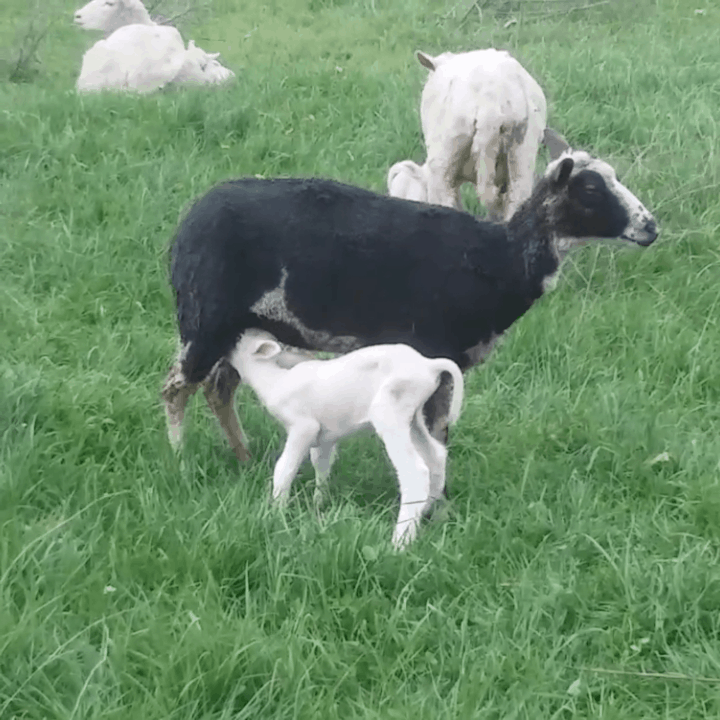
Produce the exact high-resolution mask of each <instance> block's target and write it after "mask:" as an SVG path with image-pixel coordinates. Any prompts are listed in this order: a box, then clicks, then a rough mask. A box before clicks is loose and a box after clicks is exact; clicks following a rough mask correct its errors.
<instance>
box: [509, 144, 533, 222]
mask: <svg viewBox="0 0 720 720" xmlns="http://www.w3.org/2000/svg"><path fill="white" fill-rule="evenodd" d="M539 147H540V142H539V138H538V139H537V141H536V140H532V139H530V138H526V140H525V142H523V143H522V144H521V145H518V146H515V147H513V148H511V149H510V152H509V153H508V171H509V176H510V183H509V186H508V193H507V200H506V203H505V218H504V219H505V220H509V219H510V218H511V217H512V216H513V214H514V212H515V211H516V210H517V209H518V208H519V207H520V205H522V203H523V202H525V200H527V199H528V198H529V197H530V195H532V191H533V183H534V181H535V160H536V158H537V153H538V149H539Z"/></svg>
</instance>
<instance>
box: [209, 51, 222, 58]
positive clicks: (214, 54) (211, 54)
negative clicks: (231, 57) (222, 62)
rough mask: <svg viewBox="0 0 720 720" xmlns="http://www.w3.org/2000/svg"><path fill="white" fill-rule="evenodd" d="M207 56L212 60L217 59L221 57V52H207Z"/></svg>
mask: <svg viewBox="0 0 720 720" xmlns="http://www.w3.org/2000/svg"><path fill="white" fill-rule="evenodd" d="M207 56H208V57H209V58H210V59H211V60H216V59H217V58H219V57H220V53H219V52H216V53H207Z"/></svg>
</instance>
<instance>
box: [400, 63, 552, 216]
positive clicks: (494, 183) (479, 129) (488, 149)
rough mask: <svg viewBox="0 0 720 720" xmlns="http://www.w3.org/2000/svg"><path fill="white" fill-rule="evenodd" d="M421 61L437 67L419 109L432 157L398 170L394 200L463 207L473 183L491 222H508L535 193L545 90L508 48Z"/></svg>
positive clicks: (543, 121)
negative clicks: (467, 185)
mask: <svg viewBox="0 0 720 720" xmlns="http://www.w3.org/2000/svg"><path fill="white" fill-rule="evenodd" d="M417 57H418V60H419V61H420V63H421V64H422V65H424V66H425V67H426V68H428V69H429V70H430V75H429V77H428V80H427V82H426V83H425V87H424V88H423V92H422V100H421V105H420V118H421V121H422V129H423V135H424V136H425V145H426V147H427V160H426V161H425V164H424V165H417V164H416V163H414V162H412V161H410V160H405V161H403V162H401V163H396V164H395V165H393V167H391V168H390V172H389V173H388V178H387V179H388V190H389V192H390V195H394V196H396V197H404V198H406V199H412V200H422V201H424V202H430V203H433V204H437V205H446V206H448V207H454V208H457V209H461V207H462V205H461V200H460V187H461V185H462V184H463V183H464V182H472V183H474V184H475V187H476V190H477V195H478V199H479V200H480V201H481V202H483V203H484V204H485V207H486V208H487V210H488V214H489V217H490V218H491V219H494V220H507V219H509V218H510V217H511V216H512V214H513V212H514V211H515V210H516V209H517V207H518V206H519V205H520V203H521V202H522V201H523V200H525V199H527V198H528V197H529V196H530V193H531V192H532V188H533V179H534V169H535V158H536V155H537V151H538V147H539V146H540V143H541V142H542V138H543V131H544V130H545V121H546V117H547V104H546V101H545V95H544V93H543V91H542V89H541V88H540V86H539V85H538V84H537V82H535V80H534V79H533V78H532V76H531V75H530V74H529V73H528V72H527V70H525V68H523V66H522V65H521V64H520V63H519V62H518V61H517V60H516V59H515V58H513V57H512V56H511V55H510V54H509V53H507V52H505V51H502V50H494V49H486V50H474V51H472V52H466V53H457V54H456V53H451V52H446V53H443V54H442V55H438V56H437V57H432V56H430V55H427V54H426V53H423V52H418V53H417Z"/></svg>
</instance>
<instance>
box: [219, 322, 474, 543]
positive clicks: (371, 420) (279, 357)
mask: <svg viewBox="0 0 720 720" xmlns="http://www.w3.org/2000/svg"><path fill="white" fill-rule="evenodd" d="M230 363H231V364H232V365H233V367H234V368H235V369H236V370H237V372H238V373H239V374H240V377H241V378H242V380H243V382H246V383H247V384H248V385H250V387H252V388H253V390H254V391H255V393H256V394H257V395H258V397H259V398H260V400H261V401H262V403H263V404H264V405H265V407H266V408H267V409H268V411H269V412H270V413H271V414H272V415H273V416H274V417H275V418H276V419H277V420H279V421H280V422H281V423H282V424H283V425H284V426H285V429H286V431H287V441H286V443H285V448H284V449H283V452H282V454H281V455H280V457H279V459H278V461H277V463H276V465H275V471H274V474H273V498H274V499H276V500H277V501H278V502H279V503H281V504H284V503H285V502H287V499H288V496H289V494H290V486H291V484H292V481H293V479H294V478H295V475H296V474H297V471H298V469H299V467H300V465H301V463H302V462H303V461H304V459H305V458H306V457H307V455H308V452H309V453H310V459H311V461H312V464H313V467H314V468H315V481H316V489H315V501H316V502H319V501H320V500H321V499H322V495H323V488H324V487H325V485H326V482H327V477H328V474H329V472H330V468H331V466H332V463H333V460H334V455H335V444H336V443H337V442H338V441H339V440H341V439H342V438H344V437H347V436H348V435H351V434H353V433H355V432H357V431H358V430H361V429H363V428H367V427H372V428H374V429H375V431H376V432H377V434H378V435H379V436H380V437H381V439H382V441H383V443H384V444H385V448H386V449H387V453H388V455H389V456H390V460H391V461H392V463H393V465H394V466H395V470H396V471H397V475H398V481H399V484H400V498H401V499H400V512H399V515H398V520H397V525H396V526H395V531H394V533H393V544H394V545H395V547H397V548H399V547H402V546H404V545H406V544H407V543H409V542H410V541H411V540H413V538H414V537H415V535H416V533H417V525H418V523H419V521H420V518H421V517H422V514H423V511H424V509H425V508H426V507H429V506H430V504H431V503H432V502H433V501H434V500H435V499H437V498H438V497H439V496H440V495H441V493H442V491H443V489H444V487H445V461H446V457H447V451H446V450H445V447H444V446H443V445H442V444H441V443H439V442H438V441H437V440H435V439H434V438H433V437H431V436H430V433H429V432H428V429H427V426H426V424H425V419H424V417H423V407H424V405H425V403H426V402H427V401H428V399H429V398H430V397H431V396H432V395H433V393H434V392H435V391H436V390H437V388H438V386H439V385H440V381H441V377H442V374H443V373H445V372H447V373H450V375H451V377H452V380H453V391H452V400H451V402H450V408H449V411H448V418H447V421H448V423H453V422H455V420H457V418H458V416H459V414H460V407H461V405H462V398H463V378H462V373H461V372H460V369H459V368H458V366H457V365H456V364H455V363H454V362H453V361H452V360H448V359H445V358H439V359H432V360H431V359H428V358H425V357H423V356H422V355H421V354H420V353H418V352H417V351H415V350H413V349H412V348H410V347H409V346H407V345H373V346H371V347H365V348H361V349H359V350H355V351H354V352H351V353H348V354H347V355H342V356H339V357H336V358H333V359H332V360H308V359H307V354H302V353H295V352H293V351H292V350H288V349H286V348H283V347H281V345H280V344H279V343H278V342H277V340H276V339H275V338H274V337H273V336H272V335H271V334H270V333H268V332H265V331H264V330H256V329H249V330H246V331H245V332H244V333H243V335H242V337H241V338H240V341H239V342H238V344H237V346H236V348H235V350H234V351H233V352H232V355H231V358H230Z"/></svg>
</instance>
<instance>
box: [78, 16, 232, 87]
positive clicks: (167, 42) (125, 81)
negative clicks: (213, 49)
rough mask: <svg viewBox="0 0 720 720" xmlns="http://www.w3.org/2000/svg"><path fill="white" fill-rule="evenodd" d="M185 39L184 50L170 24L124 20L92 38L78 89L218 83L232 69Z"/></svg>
mask: <svg viewBox="0 0 720 720" xmlns="http://www.w3.org/2000/svg"><path fill="white" fill-rule="evenodd" d="M217 56H218V53H206V52H205V51H204V50H202V49H201V48H198V47H196V46H195V43H194V42H193V41H192V40H191V41H190V44H189V45H188V48H187V50H186V49H185V45H184V43H183V40H182V37H181V36H180V33H179V32H178V30H177V29H176V28H173V27H168V26H163V25H124V26H123V27H121V28H118V29H117V30H116V31H115V32H114V33H112V35H110V37H108V38H105V39H104V40H98V42H96V43H95V44H94V45H93V46H92V47H91V48H90V49H89V50H88V51H87V52H86V53H85V55H84V56H83V61H82V67H81V69H80V76H79V77H78V80H77V83H76V87H77V90H78V92H93V91H98V90H127V91H135V92H139V93H149V92H153V91H154V90H159V89H160V88H162V87H164V86H165V85H168V84H170V83H173V84H178V85H181V84H200V85H207V84H213V83H221V82H225V81H226V80H229V79H230V78H232V77H234V75H235V73H233V72H232V71H231V70H228V69H227V68H225V67H223V66H222V65H221V64H220V63H219V62H218V61H217V59H216V58H217Z"/></svg>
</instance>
